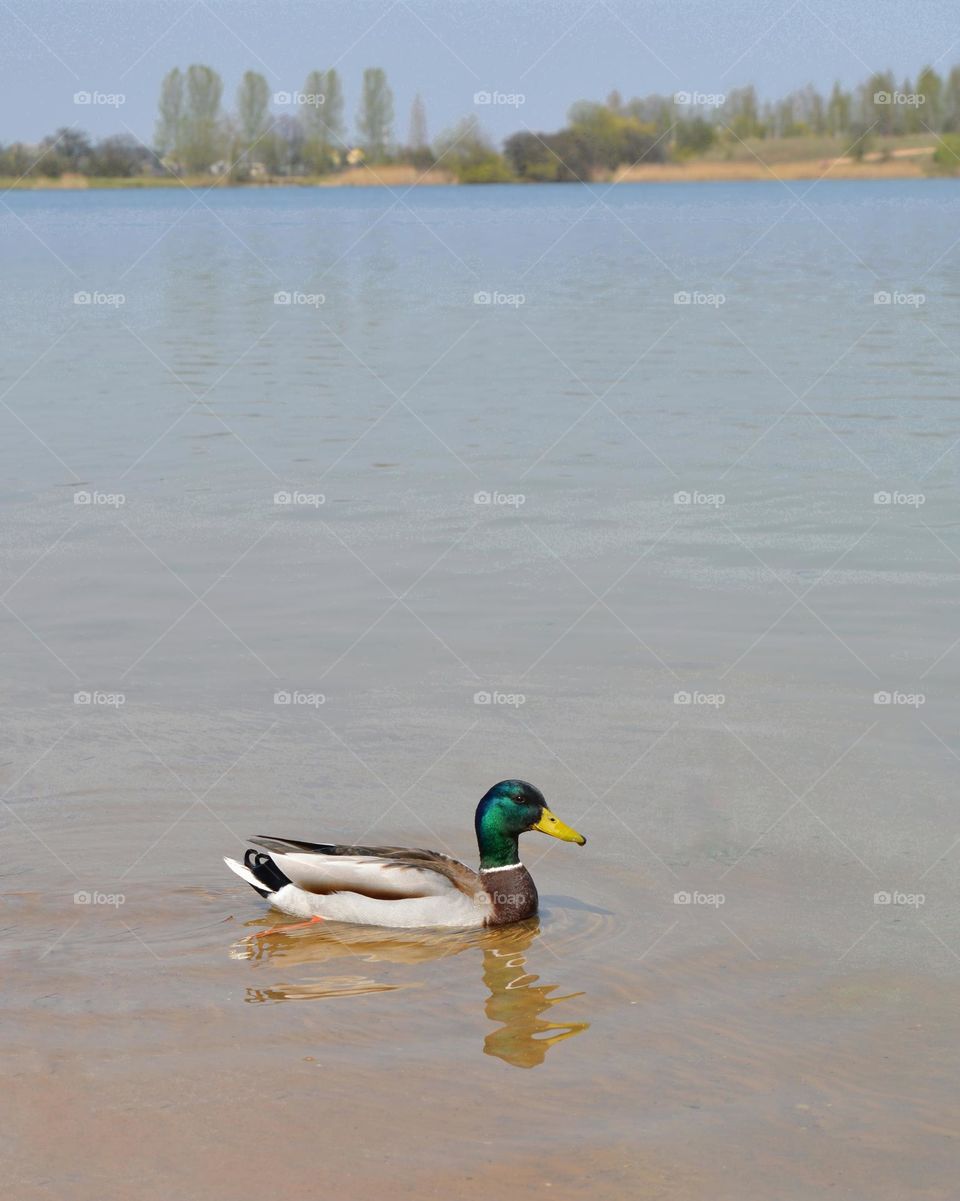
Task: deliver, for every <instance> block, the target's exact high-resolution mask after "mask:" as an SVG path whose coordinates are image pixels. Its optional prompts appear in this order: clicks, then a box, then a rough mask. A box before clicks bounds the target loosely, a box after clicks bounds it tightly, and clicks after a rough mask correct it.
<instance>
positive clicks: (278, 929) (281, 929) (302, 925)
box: [254, 917, 325, 938]
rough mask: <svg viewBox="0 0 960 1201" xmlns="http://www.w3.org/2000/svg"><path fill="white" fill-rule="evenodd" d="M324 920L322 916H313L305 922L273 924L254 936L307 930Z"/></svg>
mask: <svg viewBox="0 0 960 1201" xmlns="http://www.w3.org/2000/svg"><path fill="white" fill-rule="evenodd" d="M324 920H325V919H324V918H322V917H311V918H308V920H307V921H305V922H294V923H293V924H292V925H289V926H271V927H270V929H269V930H258V931H257V933H256V934H255V935H254V938H266V937H267V936H268V935H270V934H289V932H290V931H291V930H306V929H307V927H308V926H314V925H316V923H317V922H322V921H324Z"/></svg>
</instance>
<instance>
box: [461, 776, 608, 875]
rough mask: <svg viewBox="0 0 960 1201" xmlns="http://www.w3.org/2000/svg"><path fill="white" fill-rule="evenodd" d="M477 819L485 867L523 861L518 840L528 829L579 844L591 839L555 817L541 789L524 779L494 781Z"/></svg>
mask: <svg viewBox="0 0 960 1201" xmlns="http://www.w3.org/2000/svg"><path fill="white" fill-rule="evenodd" d="M474 821H475V825H476V829H477V844H478V845H479V847H480V866H481V867H508V866H509V865H510V864H513V863H517V862H519V855H518V852H517V839H518V838H519V837H520V835H521V834H523V833H524V832H525V831H526V830H539V831H541V833H543V834H550V835H552V836H553V837H554V838H560V839H562V840H563V841H564V842H575V843H577V844H578V845H579V846H583V845H584V843H585V842H586V841H587V840H586V839H585V838H584V837H583V835H582V834H578V833H577V832H576V830H573V829H571V827H570V826H568V825H565V824H564V823H563V822H562V821H561V820H560V819H559V818H558V817H555V816H554V814H552V813H551V812H550V810H549V809H548V808H547V802H546V801H545V800H544V799H543V793H542V792H541V791H540V789H539V788H534V786H533V785H532V784H527V783H526V781H524V780H501V781H500V783H499V784H494V786H493V787H492V788H491V789H490V791H489V792H488V793H487V794H486V796H484V798H483V799H482V800H481V802H480V804H479V805H478V806H477V815H476V818H475V819H474Z"/></svg>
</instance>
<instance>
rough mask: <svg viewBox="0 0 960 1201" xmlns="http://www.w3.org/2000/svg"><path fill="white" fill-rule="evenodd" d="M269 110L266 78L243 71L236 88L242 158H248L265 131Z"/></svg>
mask: <svg viewBox="0 0 960 1201" xmlns="http://www.w3.org/2000/svg"><path fill="white" fill-rule="evenodd" d="M269 111H270V87H269V85H268V84H267V81H266V79H264V77H263V76H262V75H259V74H258V73H257V72H256V71H246V72H244V76H243V79H242V80H241V81H240V87H239V88H238V90H237V132H238V136H239V139H240V153H241V154H242V155H243V156H244V158H249V156H250V151H251V150H252V148H253V147H254V146H255V145H256V144H257V143H258V142H259V141H260V139H261V138H262V137H263V135H264V134H265V133H266V131H267V121H268V116H269Z"/></svg>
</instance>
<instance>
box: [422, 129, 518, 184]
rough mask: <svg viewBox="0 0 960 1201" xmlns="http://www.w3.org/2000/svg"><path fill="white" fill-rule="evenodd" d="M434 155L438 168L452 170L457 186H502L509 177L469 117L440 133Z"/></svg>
mask: <svg viewBox="0 0 960 1201" xmlns="http://www.w3.org/2000/svg"><path fill="white" fill-rule="evenodd" d="M434 154H435V155H436V158H437V161H438V163H439V165H440V166H441V167H445V168H446V169H447V170H448V171H452V172H453V173H454V175H456V177H457V179H459V180H460V182H461V183H506V182H509V180H511V179H512V178H513V176H512V175H511V173H510V168H509V167H508V166H507V164H506V163H505V162H504V160H503V158H502V156H501V155H499V154H497V152H496V150H495V149H494V148H493V146H492V145H491V143H490V140H489V138H488V137H487V135H486V134H485V133H484V132H483V130H482V129H481V128H480V122H479V121H478V120H477V118H476V117H475V116H473V115H471V116H469V117H464V118H463V120H462V121H459V122H458V123H457V124H456V125H455V126H454V127H453V129H451V130H448V131H447V132H446V133H443V134H441V135H440V137H439V138H438V139H437V144H436V146H435V147H434Z"/></svg>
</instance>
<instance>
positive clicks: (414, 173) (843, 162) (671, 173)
mask: <svg viewBox="0 0 960 1201" xmlns="http://www.w3.org/2000/svg"><path fill="white" fill-rule="evenodd" d="M932 153H933V148H932V147H930V148H926V147H924V148H920V149H901V150H895V151H893V152H892V153H891V154H890V155H888V156H886V157H883V156H880V155H876V154H874V155H867V156H866V157H865V158H863V159H861V160H859V161H858V160H855V159H851V158H807V159H793V160H786V161H784V162H774V163H766V162H761V161H759V160H755V161H753V160H746V161H744V160H736V161H732V162H710V161H708V160H703V159H700V160H696V161H693V162H688V163H651V164H645V165H643V166H637V167H626V168H623V169H618V170H616V171H610V172H605V173H603V174H602V175H598V176H597V178H596V179H594V180H591V181H590V182H592V183H606V184H618V183H739V182H743V183H747V182H754V181H762V180H774V181H777V180H780V181H787V180H819V179H845V180H857V179H861V180H882V179H951V178H956V176H952V175H949V174H944V173H942V172H937V171H935V170H933V162H932ZM516 182H517V183H523V185H524V186H525V187H537V186H538V184H537V183H536V182H534V181H527V180H517V181H516ZM451 186H456V187H460V186H463V187H486V186H490V185H482V184H463V185H461V184H460V182H459V181H458V180H457V179H456V178H455V177H454V176H453V174H452V173H450V172H449V171H444V170H442V169H439V168H438V169H431V170H427V171H420V170H418V169H417V168H416V167H413V166H411V165H408V164H402V163H396V164H388V165H385V166H381V167H378V168H376V169H374V168H370V167H355V168H351V169H350V170H347V171H342V172H339V173H338V174H336V175H323V176H270V177H268V178H264V179H254V180H244V181H238V180H230V179H227V178H222V177H211V176H208V175H188V176H183V177H176V176H170V175H157V176H153V175H147V176H131V177H129V178H125V177H98V176H88V175H63V176H60V177H58V178H52V177H46V176H38V177H34V178H21V179H16V180H2V179H0V189H2V190H4V191H21V192H33V191H54V192H60V191H107V190H111V191H112V190H116V189H129V190H133V189H143V188H176V187H183V188H186V189H187V190H188V191H189V190H195V189H203V190H204V191H207V190H210V189H213V188H379V187H386V188H390V187H451Z"/></svg>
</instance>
